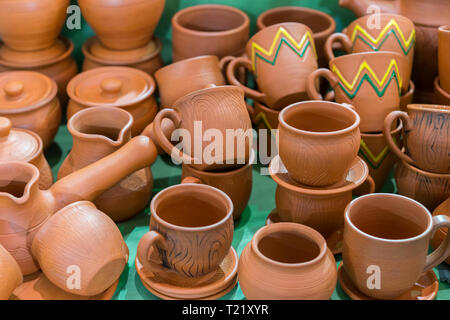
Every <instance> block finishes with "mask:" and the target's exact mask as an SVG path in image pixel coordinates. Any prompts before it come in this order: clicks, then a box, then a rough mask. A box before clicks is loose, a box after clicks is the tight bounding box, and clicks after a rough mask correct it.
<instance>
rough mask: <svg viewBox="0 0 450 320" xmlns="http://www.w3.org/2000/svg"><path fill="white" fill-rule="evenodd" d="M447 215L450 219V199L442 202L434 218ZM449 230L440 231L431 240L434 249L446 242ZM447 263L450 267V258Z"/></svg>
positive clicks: (449, 257)
mask: <svg viewBox="0 0 450 320" xmlns="http://www.w3.org/2000/svg"><path fill="white" fill-rule="evenodd" d="M442 214H444V215H446V216H448V217H450V197H448V198H447V200H445V201H444V202H442V203H441V204H440V205H439V206H438V207H437V208H436V209H435V210H434V212H433V216H438V215H442ZM447 234H448V230H446V229H445V228H441V229H439V230H438V231H437V232H436V234H435V235H434V237H433V239H432V240H431V245H432V246H433V248H434V249H436V248H438V247H439V245H440V244H441V243H442V242H443V241H445V238H446V237H447ZM445 262H446V263H447V264H448V265H450V256H448V257H447V259H446V260H445Z"/></svg>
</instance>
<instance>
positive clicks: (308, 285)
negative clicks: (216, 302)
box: [238, 223, 337, 300]
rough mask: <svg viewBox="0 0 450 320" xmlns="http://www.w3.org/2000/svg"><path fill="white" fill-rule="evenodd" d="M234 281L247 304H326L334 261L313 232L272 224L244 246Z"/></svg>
mask: <svg viewBox="0 0 450 320" xmlns="http://www.w3.org/2000/svg"><path fill="white" fill-rule="evenodd" d="M238 278H239V284H240V287H241V289H242V292H243V293H244V295H245V297H246V298H247V299H248V300H329V299H330V298H331V295H332V294H333V291H334V289H335V287H336V280H337V270H336V261H335V260H334V257H333V255H332V254H331V252H330V250H329V249H328V248H327V243H326V242H325V239H324V238H323V237H322V236H321V235H320V233H318V232H317V231H315V230H314V229H312V228H310V227H307V226H304V225H301V224H297V223H276V224H271V225H269V226H266V227H263V228H261V229H259V230H258V231H257V232H256V233H255V235H254V236H253V238H252V240H251V241H250V242H249V243H248V244H247V246H246V247H245V249H244V251H243V252H242V254H241V257H240V259H239V269H238Z"/></svg>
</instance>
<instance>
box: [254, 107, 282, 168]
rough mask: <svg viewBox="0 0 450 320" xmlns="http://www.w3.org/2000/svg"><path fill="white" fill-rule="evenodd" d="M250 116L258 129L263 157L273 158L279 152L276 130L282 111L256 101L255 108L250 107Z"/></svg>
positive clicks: (261, 155)
mask: <svg viewBox="0 0 450 320" xmlns="http://www.w3.org/2000/svg"><path fill="white" fill-rule="evenodd" d="M248 110H249V114H250V118H251V119H252V122H253V124H254V125H255V126H256V129H257V130H258V153H259V157H260V159H262V157H264V156H265V157H267V158H273V157H274V156H275V155H276V154H278V151H277V147H276V145H277V144H276V130H277V128H278V123H279V122H278V117H279V115H280V111H278V110H273V109H270V108H269V107H267V106H265V105H263V104H262V103H259V102H257V101H255V103H254V108H249V109H248Z"/></svg>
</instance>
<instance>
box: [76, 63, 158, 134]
mask: <svg viewBox="0 0 450 320" xmlns="http://www.w3.org/2000/svg"><path fill="white" fill-rule="evenodd" d="M67 93H68V94H69V97H70V101H69V105H68V107H67V119H68V120H69V119H70V118H71V117H72V116H73V115H74V114H75V113H77V112H78V111H80V110H83V109H85V108H91V107H98V106H109V107H116V108H122V109H124V110H126V111H128V112H129V113H131V115H132V116H133V120H134V124H133V126H132V128H131V134H132V136H136V135H138V134H139V133H141V132H142V130H144V128H145V127H146V126H147V125H149V124H150V123H151V122H152V121H153V119H154V118H155V116H156V113H157V111H158V105H157V103H156V99H155V96H154V93H155V81H154V80H153V78H152V77H151V76H150V75H149V74H147V73H145V72H143V71H141V70H137V69H133V68H128V67H103V68H97V69H93V70H89V71H85V72H82V73H80V74H79V75H77V76H76V77H75V78H73V79H72V80H71V81H70V82H69V84H68V86H67Z"/></svg>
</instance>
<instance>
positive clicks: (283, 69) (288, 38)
mask: <svg viewBox="0 0 450 320" xmlns="http://www.w3.org/2000/svg"><path fill="white" fill-rule="evenodd" d="M245 50H246V54H247V56H248V57H249V59H247V58H236V59H234V60H233V61H231V62H230V64H229V65H228V67H227V78H228V81H229V82H230V83H231V84H234V85H237V86H240V87H242V88H243V89H244V91H245V94H246V96H247V97H249V98H251V99H253V100H255V101H258V102H261V103H264V104H265V105H267V106H268V107H270V108H272V109H275V110H281V109H283V108H284V107H286V106H288V105H289V104H291V103H294V102H298V101H302V100H306V99H307V97H308V96H307V94H306V82H307V79H308V76H309V75H310V74H311V72H313V71H314V70H316V69H317V54H316V49H315V44H314V38H313V35H312V31H311V29H310V28H308V27H307V26H305V25H303V24H301V23H295V22H292V23H281V24H275V25H272V26H270V27H267V28H265V29H262V30H261V31H259V32H258V33H256V34H255V35H254V36H253V37H252V38H251V39H250V40H249V42H248V43H247V46H246V49H245ZM239 67H245V68H247V69H248V70H250V71H251V72H253V74H254V75H255V77H256V82H257V84H258V87H259V90H260V91H257V90H254V89H251V88H248V87H246V86H245V85H243V84H242V83H241V82H239V80H238V79H237V78H236V76H235V75H236V72H237V70H238V68H239Z"/></svg>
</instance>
